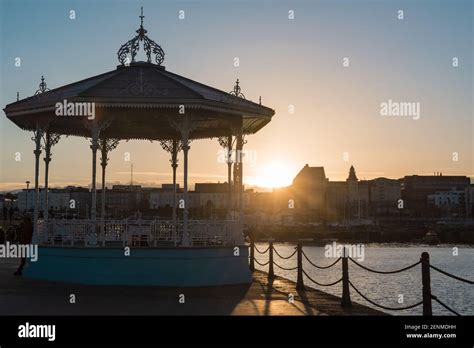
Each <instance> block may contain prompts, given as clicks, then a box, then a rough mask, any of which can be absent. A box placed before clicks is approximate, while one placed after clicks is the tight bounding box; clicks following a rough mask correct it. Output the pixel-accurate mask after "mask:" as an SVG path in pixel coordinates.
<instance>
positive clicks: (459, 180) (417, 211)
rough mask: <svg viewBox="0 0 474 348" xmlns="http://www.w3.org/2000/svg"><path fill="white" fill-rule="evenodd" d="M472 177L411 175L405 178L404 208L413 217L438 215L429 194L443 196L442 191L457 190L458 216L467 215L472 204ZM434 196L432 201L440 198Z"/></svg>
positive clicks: (403, 191) (403, 189)
mask: <svg viewBox="0 0 474 348" xmlns="http://www.w3.org/2000/svg"><path fill="white" fill-rule="evenodd" d="M469 187H470V179H469V178H468V177H467V176H443V175H442V174H438V175H430V176H421V175H411V176H405V177H404V178H403V186H402V199H403V202H404V209H406V210H407V212H408V214H409V215H410V216H413V217H429V216H431V217H436V216H437V215H438V213H437V212H436V211H434V210H433V209H430V208H432V206H433V205H432V206H431V207H430V204H429V199H428V196H429V195H437V196H438V197H440V196H442V194H441V192H453V191H456V192H458V193H459V194H457V195H458V196H459V197H458V200H459V203H458V205H459V210H458V213H457V214H458V216H459V217H465V216H466V215H467V213H468V211H469V206H470V192H469ZM440 199H441V198H436V197H435V196H433V197H432V198H431V202H435V201H436V200H438V201H439V200H440Z"/></svg>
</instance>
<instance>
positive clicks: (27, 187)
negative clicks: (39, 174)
mask: <svg viewBox="0 0 474 348" xmlns="http://www.w3.org/2000/svg"><path fill="white" fill-rule="evenodd" d="M25 183H26V206H25V212H27V211H28V195H29V192H30V182H29V181H28V180H27V181H26V182H25Z"/></svg>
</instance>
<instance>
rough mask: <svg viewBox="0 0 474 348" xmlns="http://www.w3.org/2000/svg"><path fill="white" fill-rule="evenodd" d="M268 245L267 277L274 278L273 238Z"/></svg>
mask: <svg viewBox="0 0 474 348" xmlns="http://www.w3.org/2000/svg"><path fill="white" fill-rule="evenodd" d="M269 244H270V247H269V249H268V252H269V256H268V258H269V261H270V262H269V263H268V279H273V278H275V274H274V273H273V240H271V241H270V242H269Z"/></svg>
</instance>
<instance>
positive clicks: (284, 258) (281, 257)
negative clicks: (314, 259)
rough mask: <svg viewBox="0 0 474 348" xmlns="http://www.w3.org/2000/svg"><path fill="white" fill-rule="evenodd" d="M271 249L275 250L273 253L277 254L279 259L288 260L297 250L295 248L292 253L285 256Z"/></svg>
mask: <svg viewBox="0 0 474 348" xmlns="http://www.w3.org/2000/svg"><path fill="white" fill-rule="evenodd" d="M273 251H274V252H275V254H277V255H278V257H279V258H280V259H283V260H288V259H289V258H291V257H293V255H294V254H296V252H297V251H298V250H295V251H294V252H293V254H291V255H290V256H287V257H283V256H281V255H280V253H279V252H278V251H277V250H276V249H275V248H273Z"/></svg>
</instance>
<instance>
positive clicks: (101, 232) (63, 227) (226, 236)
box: [37, 219, 244, 247]
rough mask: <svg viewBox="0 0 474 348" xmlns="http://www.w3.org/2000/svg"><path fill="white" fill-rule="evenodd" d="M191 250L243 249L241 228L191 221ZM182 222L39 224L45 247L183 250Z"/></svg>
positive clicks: (225, 223) (236, 224)
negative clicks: (233, 247)
mask: <svg viewBox="0 0 474 348" xmlns="http://www.w3.org/2000/svg"><path fill="white" fill-rule="evenodd" d="M188 234H189V238H188V239H189V240H190V244H191V245H190V246H227V245H242V244H243V243H244V239H243V235H242V225H241V223H240V222H239V221H235V220H189V221H188ZM182 237H183V222H182V221H178V222H177V224H176V227H175V226H174V225H173V221H170V220H142V219H137V220H131V219H126V220H105V221H104V222H103V224H102V222H101V221H100V220H97V222H93V221H91V220H75V219H73V220H49V221H47V222H45V221H42V222H41V223H39V224H38V236H37V240H38V243H39V244H42V245H58V246H62V245H63V246H68V245H71V246H74V245H76V246H78V245H82V246H111V245H114V244H115V245H116V244H121V245H123V246H125V245H131V246H144V247H156V246H160V245H167V246H181V240H182Z"/></svg>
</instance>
